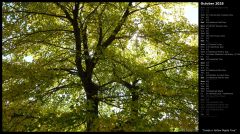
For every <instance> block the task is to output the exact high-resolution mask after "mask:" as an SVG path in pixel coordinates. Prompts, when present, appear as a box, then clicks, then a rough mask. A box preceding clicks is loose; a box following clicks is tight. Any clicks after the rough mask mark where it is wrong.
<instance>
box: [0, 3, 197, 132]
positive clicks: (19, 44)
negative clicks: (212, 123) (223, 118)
mask: <svg viewBox="0 0 240 134" xmlns="http://www.w3.org/2000/svg"><path fill="white" fill-rule="evenodd" d="M185 4H187V3H142V2H134V3H133V2H128V3H126V2H122V3H105V2H97V3H93V2H90V3H84V2H70V3H61V2H51V3H50V2H48V3H39V2H34V3H24V2H15V3H7V2H6V3H3V16H2V20H3V22H2V27H3V41H2V42H3V45H2V52H3V91H2V93H3V98H2V102H3V103H2V105H3V129H4V131H113V130H114V131H120V130H123V131H172V130H173V129H179V131H186V130H187V131H195V130H196V126H197V58H198V57H197V50H198V48H197V25H193V24H190V23H188V20H187V19H186V18H185V17H184V15H183V14H182V12H177V11H175V10H172V9H173V8H176V7H181V6H184V5H185ZM191 4H194V3H191ZM163 9H165V10H167V9H169V10H171V11H172V16H173V17H174V18H173V19H174V20H175V21H172V22H171V21H167V20H168V19H169V18H167V13H166V12H165V11H164V10H163ZM177 10H178V11H181V9H180V8H179V9H177ZM27 56H30V57H31V56H32V57H33V61H32V62H27V61H26V57H27ZM24 59H25V60H24ZM107 109H108V110H107ZM110 109H112V110H113V112H111V110H110ZM104 110H105V111H104ZM116 110H118V111H117V112H116ZM16 124H17V125H16Z"/></svg>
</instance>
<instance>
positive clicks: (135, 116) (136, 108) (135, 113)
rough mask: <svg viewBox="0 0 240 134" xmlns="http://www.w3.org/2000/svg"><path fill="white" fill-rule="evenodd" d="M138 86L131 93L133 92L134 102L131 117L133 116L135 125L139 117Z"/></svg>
mask: <svg viewBox="0 0 240 134" xmlns="http://www.w3.org/2000/svg"><path fill="white" fill-rule="evenodd" d="M136 90H137V89H136V88H132V89H131V94H132V102H131V117H132V123H133V124H132V125H135V122H136V119H138V108H139V106H138V105H139V104H138V99H139V95H138V93H137V92H136Z"/></svg>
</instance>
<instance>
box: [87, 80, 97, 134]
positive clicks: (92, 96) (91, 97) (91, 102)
mask: <svg viewBox="0 0 240 134" xmlns="http://www.w3.org/2000/svg"><path fill="white" fill-rule="evenodd" d="M84 89H85V92H86V95H87V117H88V119H87V130H86V131H87V132H90V131H94V130H95V127H94V124H95V123H94V122H95V121H96V119H97V118H98V103H99V100H98V97H97V96H98V86H97V85H96V84H94V83H92V82H91V83H89V84H87V85H85V84H84Z"/></svg>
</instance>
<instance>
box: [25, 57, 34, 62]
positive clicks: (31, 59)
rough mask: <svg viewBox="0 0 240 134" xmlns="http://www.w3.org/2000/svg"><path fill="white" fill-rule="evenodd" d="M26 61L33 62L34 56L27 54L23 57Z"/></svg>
mask: <svg viewBox="0 0 240 134" xmlns="http://www.w3.org/2000/svg"><path fill="white" fill-rule="evenodd" d="M23 59H24V60H25V61H26V62H32V61H33V57H32V56H25V57H24V58H23Z"/></svg>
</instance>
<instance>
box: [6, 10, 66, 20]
mask: <svg viewBox="0 0 240 134" xmlns="http://www.w3.org/2000/svg"><path fill="white" fill-rule="evenodd" d="M3 13H26V14H41V15H46V16H52V17H58V18H66V17H65V16H62V15H57V14H50V13H44V12H34V11H23V10H16V11H3Z"/></svg>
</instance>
